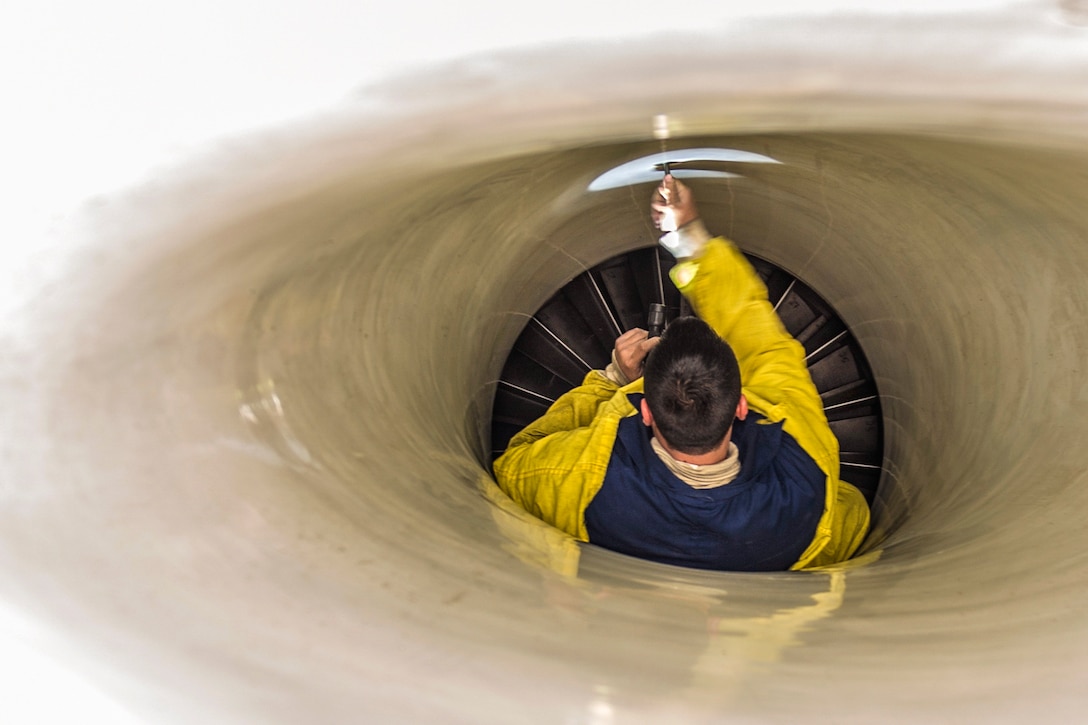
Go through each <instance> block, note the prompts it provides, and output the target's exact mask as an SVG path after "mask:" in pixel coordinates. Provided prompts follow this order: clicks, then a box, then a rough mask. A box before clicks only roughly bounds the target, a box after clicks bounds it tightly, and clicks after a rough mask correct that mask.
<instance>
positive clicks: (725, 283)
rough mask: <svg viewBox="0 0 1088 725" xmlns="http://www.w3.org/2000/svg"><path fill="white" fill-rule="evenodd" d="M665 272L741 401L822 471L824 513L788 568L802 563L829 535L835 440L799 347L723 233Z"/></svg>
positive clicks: (836, 476) (835, 472)
mask: <svg viewBox="0 0 1088 725" xmlns="http://www.w3.org/2000/svg"><path fill="white" fill-rule="evenodd" d="M671 275H672V278H673V282H674V283H675V284H676V286H677V287H678V288H679V289H680V291H681V293H683V295H684V296H685V297H686V298H687V299H688V301H689V302H690V303H691V306H692V309H693V310H694V311H695V313H696V314H697V315H698V316H699V317H701V318H702V319H703V320H705V321H706V322H707V324H709V325H710V326H711V327H712V328H714V330H715V331H716V332H717V333H718V334H719V335H721V337H722V338H723V339H724V340H725V341H726V342H728V343H729V345H730V347H732V348H733V351H734V352H735V353H736V355H737V362H738V363H739V364H740V376H741V385H742V388H743V392H744V395H745V397H746V398H747V399H748V404H749V406H750V407H751V408H752V409H753V410H755V411H756V412H758V413H760V414H762V415H764V416H766V417H767V419H768V420H770V421H771V422H774V423H777V422H780V421H781V422H783V429H784V430H785V431H786V432H787V433H789V434H790V435H791V436H793V438H794V439H795V440H796V441H797V442H798V443H799V444H800V445H801V447H802V448H803V449H804V450H805V451H806V452H807V453H808V454H809V455H810V456H812V458H813V460H814V461H815V462H816V465H818V466H819V467H820V469H821V470H822V471H823V472H824V473H826V474H827V499H826V502H825V507H824V515H823V517H822V518H821V519H820V523H819V524H818V525H817V529H816V536H815V538H814V539H813V542H812V545H811V546H810V547H809V548H808V550H806V552H805V553H804V554H803V555H802V557H801V559H800V560H799V561H798V563H797V565H795V568H797V567H800V566H803V565H804V564H805V563H807V562H808V561H810V560H811V559H812V558H813V557H815V556H816V554H818V553H819V552H820V550H821V549H823V548H824V546H825V545H826V544H827V542H828V541H829V540H830V538H831V513H832V509H833V508H834V506H835V502H836V499H837V496H838V485H839V442H838V440H837V439H836V438H835V435H834V433H832V432H831V428H830V426H829V425H828V423H827V416H826V415H825V414H824V408H823V401H821V400H820V394H819V392H817V390H816V386H815V385H814V384H813V382H812V377H811V376H810V375H809V373H808V367H807V366H806V364H805V351H804V348H803V347H802V346H801V343H799V342H797V340H795V339H794V338H793V336H792V335H790V334H789V332H788V331H787V330H786V328H785V327H784V326H783V325H782V321H781V320H780V319H779V317H778V314H777V313H776V312H775V311H774V308H773V307H772V306H771V303H770V302H769V301H768V299H767V287H766V285H764V284H763V280H761V279H760V278H759V275H758V274H757V273H756V271H755V269H753V268H752V265H751V264H750V263H749V262H748V260H747V259H745V257H744V255H743V254H742V253H741V252H740V250H738V249H737V248H736V247H735V246H734V245H733V244H732V243H730V242H727V241H726V240H725V239H722V238H721V237H719V238H716V239H712V240H711V241H709V242H708V243H707V244H706V246H705V247H704V248H703V250H702V252H701V253H700V254H699V255H698V256H697V257H695V258H693V259H691V260H689V261H685V262H681V263H680V264H678V265H676V266H675V267H673V270H672V272H671Z"/></svg>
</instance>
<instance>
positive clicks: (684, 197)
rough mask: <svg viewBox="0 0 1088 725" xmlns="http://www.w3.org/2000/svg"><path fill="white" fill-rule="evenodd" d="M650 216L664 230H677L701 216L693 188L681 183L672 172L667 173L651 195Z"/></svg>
mask: <svg viewBox="0 0 1088 725" xmlns="http://www.w3.org/2000/svg"><path fill="white" fill-rule="evenodd" d="M650 218H651V219H652V220H653V222H654V226H656V227H657V228H658V229H660V230H661V231H663V232H675V231H676V230H677V229H679V228H680V227H682V226H684V225H685V224H688V223H689V222H692V221H694V220H696V219H698V218H699V210H698V209H697V208H696V207H695V197H694V196H693V195H692V193H691V189H689V188H688V187H686V186H684V185H683V184H681V183H680V182H679V181H678V180H676V179H675V178H674V177H673V175H672V174H666V175H665V178H664V179H663V180H662V181H661V184H660V185H659V186H658V187H657V188H656V189H654V193H653V196H651V197H650Z"/></svg>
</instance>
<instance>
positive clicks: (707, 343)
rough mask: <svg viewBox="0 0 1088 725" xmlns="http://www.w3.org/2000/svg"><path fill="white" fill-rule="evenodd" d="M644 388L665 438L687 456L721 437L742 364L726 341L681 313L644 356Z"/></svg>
mask: <svg viewBox="0 0 1088 725" xmlns="http://www.w3.org/2000/svg"><path fill="white" fill-rule="evenodd" d="M642 374H643V378H644V379H643V389H644V391H645V395H646V403H647V404H648V405H649V406H650V413H652V414H653V416H654V423H656V424H657V428H658V430H659V431H660V433H661V435H662V436H663V437H664V438H665V442H666V443H668V444H669V446H671V447H672V448H675V449H676V450H678V451H680V452H681V453H687V454H690V455H699V454H702V453H708V452H710V451H712V450H714V448H715V447H716V446H717V445H718V444H720V443H721V442H722V439H723V438H724V437H725V434H726V433H727V432H728V431H729V426H731V425H733V419H734V418H735V417H736V413H737V403H739V402H740V367H739V366H738V365H737V356H736V355H734V354H733V350H732V348H730V347H729V345H728V344H727V343H726V342H725V340H723V339H721V338H720V337H718V334H717V333H716V332H714V330H713V329H711V327H710V325H708V324H706V323H705V322H703V321H702V320H700V319H699V318H697V317H680V318H678V319H677V320H675V321H674V322H673V323H672V324H671V325H669V326H668V327H667V328H666V329H665V332H664V333H663V334H662V335H661V342H659V343H658V344H657V345H655V346H654V348H653V349H652V350H651V351H650V354H649V355H648V356H647V357H646V363H645V366H644V367H643V369H642Z"/></svg>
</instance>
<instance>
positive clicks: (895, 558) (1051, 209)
mask: <svg viewBox="0 0 1088 725" xmlns="http://www.w3.org/2000/svg"><path fill="white" fill-rule="evenodd" d="M1082 21H1083V13H1082V12H1081V9H1080V7H1079V5H1077V4H1075V3H1064V4H1051V3H1031V4H1024V5H1013V6H1009V7H1008V8H1006V9H1004V10H1003V11H1001V12H993V11H989V12H986V13H975V14H973V13H972V12H970V11H966V12H963V13H960V14H956V13H951V14H941V15H939V16H930V15H925V14H922V15H912V16H907V15H899V14H896V13H894V12H889V13H887V14H864V15H862V14H857V13H855V14H844V13H839V14H831V15H828V16H818V17H808V18H805V19H803V20H802V19H796V20H791V19H790V18H788V17H780V16H776V17H773V18H770V17H769V18H763V19H760V18H758V17H755V18H753V17H746V18H744V19H743V21H737V22H736V23H731V24H726V25H722V26H719V27H715V28H713V30H712V31H709V30H708V31H707V32H705V33H703V34H695V35H694V36H693V35H692V34H691V32H687V31H686V32H683V33H680V32H676V33H671V32H669V31H667V30H661V31H660V32H657V33H654V34H652V35H638V36H634V37H630V38H626V37H623V38H619V39H618V40H616V41H615V42H611V43H600V42H588V41H587V42H571V43H564V44H556V45H541V46H536V47H529V48H526V49H523V50H517V51H506V52H496V53H492V54H485V55H480V56H475V57H472V58H468V59H466V60H463V61H460V62H451V63H446V64H443V65H440V66H436V67H434V68H431V69H429V70H427V71H426V72H420V73H410V74H407V75H402V76H399V77H397V78H395V79H394V80H390V81H388V82H386V83H383V84H378V85H375V86H371V87H369V88H368V89H367V90H366V91H365V92H363V93H362V94H361V95H360V96H359V98H358V100H356V101H355V102H353V103H349V104H345V105H344V106H341V107H339V108H337V109H335V110H332V111H329V112H327V113H325V114H323V115H322V116H320V117H319V118H314V119H312V120H310V121H308V122H298V123H295V124H292V125H289V126H287V127H283V128H279V129H276V130H272V131H262V132H260V133H255V134H254V135H253V136H252V137H249V138H244V139H238V140H235V141H234V142H232V143H229V144H224V145H223V146H222V147H220V148H216V149H215V150H214V151H212V152H209V153H207V154H206V155H205V156H203V157H201V158H200V159H199V160H196V161H194V162H192V163H191V164H189V165H187V166H185V167H184V168H180V169H176V170H173V171H171V172H169V173H164V175H163V176H162V177H161V178H159V179H156V180H153V181H152V182H150V183H148V184H145V185H142V186H140V187H137V188H134V189H133V190H132V191H130V192H128V193H126V194H124V195H120V196H117V197H114V198H113V199H112V200H111V201H110V203H109V204H108V205H107V208H106V209H104V210H101V211H92V212H91V213H89V214H88V219H89V221H88V222H87V227H88V229H87V230H86V233H85V234H83V235H82V236H81V237H80V242H79V243H78V244H76V243H73V244H72V246H71V248H70V249H67V248H66V250H65V251H66V252H67V256H66V257H65V260H64V262H65V264H64V265H63V269H62V271H61V273H60V274H59V275H58V276H57V280H56V282H55V283H54V284H53V285H52V286H51V287H47V288H44V289H42V290H39V291H37V294H36V296H34V297H33V298H32V300H33V304H28V305H26V306H24V307H21V308H19V311H20V315H19V316H18V317H17V318H16V317H15V316H13V317H12V318H11V322H10V323H7V325H8V332H9V339H10V340H11V345H10V346H9V348H8V353H7V354H6V359H5V363H4V369H3V370H4V376H3V378H2V381H3V382H2V384H3V386H4V396H5V399H6V400H8V401H10V404H9V405H8V406H7V407H8V411H7V413H6V415H5V418H4V421H5V422H4V425H5V431H6V433H5V436H4V438H5V441H6V443H5V447H4V458H3V461H4V464H3V465H4V472H5V475H4V481H5V484H4V490H5V500H6V502H5V506H4V507H3V513H2V514H0V515H2V516H3V525H2V527H0V530H2V532H3V533H2V543H3V546H2V547H0V565H2V566H3V570H4V572H5V578H4V579H5V582H4V585H3V589H2V592H3V597H4V600H5V601H6V602H7V603H8V606H10V607H12V608H14V609H17V610H18V611H21V612H26V613H28V614H27V616H32V617H33V618H34V621H35V622H39V623H40V627H41V631H42V632H43V633H44V634H43V635H42V637H41V639H42V648H43V650H44V651H47V652H49V653H51V654H52V655H53V656H54V657H55V658H57V659H58V660H60V661H62V662H64V663H65V665H66V666H67V667H69V668H71V669H72V670H73V671H76V672H79V673H81V675H82V676H83V677H85V678H86V679H87V680H88V681H89V682H92V683H93V684H94V685H95V686H96V687H98V688H100V689H101V690H102V691H103V692H105V693H107V694H108V695H109V696H110V697H111V698H113V699H114V700H115V701H116V702H117V703H120V704H121V706H122V707H124V708H125V709H126V710H127V711H129V712H131V713H133V714H134V715H135V716H136V717H137V718H138V719H140V720H144V721H152V722H175V721H176V722H191V721H193V720H195V719H201V720H211V721H224V722H228V721H229V722H239V721H243V722H301V721H306V722H314V721H319V722H344V721H360V720H362V721H377V722H383V721H391V720H396V721H421V722H422V721H428V722H433V721H436V720H437V721H447V722H511V721H523V722H555V721H562V722H590V723H609V722H632V721H655V722H660V721H663V720H664V721H689V722H711V721H715V722H717V721H739V722H748V721H753V722H754V721H783V722H786V721H796V720H797V719H798V718H801V717H804V718H806V719H809V720H815V721H826V722H871V721H873V720H881V721H918V720H919V719H922V718H926V719H929V720H936V721H947V722H953V721H961V720H963V719H964V718H966V717H985V718H987V719H988V720H991V721H1005V720H1007V721H1012V720H1022V719H1023V718H1024V717H1028V716H1040V715H1042V716H1045V717H1047V718H1048V719H1049V720H1053V721H1069V720H1072V719H1074V716H1075V714H1076V713H1078V712H1080V711H1081V710H1082V709H1083V706H1084V695H1083V694H1082V680H1083V677H1082V674H1081V673H1082V671H1083V668H1084V667H1085V665H1086V664H1088V663H1086V661H1085V655H1084V652H1085V651H1088V649H1086V648H1085V644H1086V642H1085V639H1086V629H1085V622H1084V616H1083V614H1082V613H1081V609H1082V608H1081V607H1080V606H1079V602H1080V601H1081V600H1082V599H1083V595H1084V594H1085V584H1084V582H1085V581H1086V577H1085V573H1086V571H1085V570H1086V556H1085V551H1086V550H1088V549H1086V547H1085V544H1086V543H1088V534H1086V530H1085V528H1084V526H1083V524H1082V522H1081V519H1082V515H1081V511H1082V510H1083V508H1084V506H1085V504H1086V503H1088V502H1086V501H1085V498H1086V494H1085V492H1084V487H1083V485H1082V482H1083V478H1084V471H1085V470H1086V468H1088V466H1086V464H1088V459H1086V456H1085V453H1084V449H1083V446H1082V445H1081V444H1080V441H1081V439H1082V438H1083V436H1084V434H1085V433H1086V431H1088V419H1086V416H1085V413H1084V405H1083V403H1084V402H1085V399H1086V398H1088V390H1086V388H1085V385H1084V384H1083V382H1082V381H1083V380H1084V375H1083V362H1082V361H1083V357H1084V352H1085V346H1086V344H1088V331H1086V330H1085V328H1084V325H1083V324H1082V320H1083V319H1084V317H1085V314H1084V313H1085V311H1086V308H1088V296H1086V295H1085V293H1084V291H1083V284H1082V280H1084V279H1085V277H1086V272H1088V247H1085V245H1084V243H1083V242H1084V239H1085V232H1086V231H1088V212H1086V211H1085V210H1086V209H1088V204H1086V203H1085V202H1086V201H1088V199H1086V196H1088V184H1086V182H1088V172H1086V171H1085V168H1086V167H1085V155H1086V151H1085V148H1086V146H1085V137H1086V135H1088V133H1086V132H1085V128H1088V127H1086V126H1085V120H1086V110H1088V66H1086V65H1085V60H1086V59H1088V58H1086V56H1088V49H1086V43H1088V36H1086V32H1088V31H1086V30H1085V29H1084V27H1083V24H1082ZM662 113H664V114H667V115H668V117H669V120H670V130H671V137H670V139H669V140H668V142H667V143H668V146H669V147H670V148H680V147H685V146H690V147H695V146H719V147H723V148H734V149H742V150H749V151H755V152H758V153H761V154H765V155H767V156H770V157H772V158H774V159H776V160H778V161H779V162H781V163H780V164H776V165H766V166H760V167H759V168H755V167H752V166H748V167H741V166H740V165H738V167H737V168H735V169H731V170H732V171H735V172H736V173H737V174H738V177H737V178H734V179H730V180H728V181H717V180H713V181H712V180H706V181H695V182H692V185H693V187H694V188H695V191H696V194H697V195H698V196H699V199H700V204H701V208H702V209H703V211H704V215H705V216H706V217H707V220H708V224H709V226H710V227H711V228H712V229H713V230H715V231H718V232H721V233H724V234H727V235H729V236H731V237H732V238H733V239H735V240H736V241H737V242H738V243H739V244H740V245H741V246H742V248H744V249H745V250H746V251H750V252H753V253H755V254H758V255H759V256H762V257H764V258H767V259H769V260H771V261H773V262H775V263H776V264H778V265H780V266H782V267H783V268H785V269H787V270H788V271H790V272H792V273H793V274H796V275H797V276H798V277H800V278H801V279H803V280H804V282H805V283H806V284H808V285H810V286H811V287H812V288H813V289H815V290H816V291H817V292H819V294H821V295H822V296H824V297H825V298H826V299H827V300H828V301H829V302H830V303H831V304H832V305H833V306H834V307H835V308H836V310H837V311H838V312H839V313H840V314H841V315H842V317H843V319H844V320H845V321H846V322H847V324H849V325H850V327H851V330H852V331H853V332H854V334H855V335H856V336H857V337H858V339H859V341H860V343H861V344H862V346H863V347H864V349H865V352H866V355H867V356H868V358H869V361H870V363H871V364H872V367H873V370H874V372H875V374H876V377H877V383H878V385H879V386H880V391H881V396H882V404H883V408H884V413H885V435H886V456H885V461H884V469H885V475H884V482H883V484H882V488H881V491H880V493H879V496H878V501H877V506H876V511H875V514H876V525H875V529H874V533H873V535H872V537H871V538H870V540H869V542H868V543H867V544H866V546H865V549H864V554H863V556H862V557H860V558H859V559H858V560H857V561H855V562H851V563H850V564H848V565H845V566H842V567H837V568H835V569H832V570H828V571H823V572H814V573H807V574H789V573H783V574H773V575H751V574H730V573H707V572H693V571H688V570H683V569H676V568H671V567H664V566H659V565H654V564H650V563H647V562H641V561H634V560H631V559H628V558H625V557H622V556H619V555H615V554H612V553H610V552H606V551H602V550H599V549H596V548H594V547H579V546H577V545H576V544H574V543H573V542H572V541H571V540H569V539H567V538H566V537H564V536H562V535H560V534H558V533H557V532H555V531H553V530H551V529H550V528H549V527H547V526H544V525H542V524H540V523H539V522H536V521H535V520H533V519H531V518H530V517H528V516H526V515H524V514H523V513H521V512H520V511H519V510H518V509H517V508H516V507H513V506H512V505H511V504H510V503H509V502H508V501H507V500H506V499H505V498H504V497H503V496H502V495H501V494H500V493H499V492H498V491H497V490H496V489H495V487H494V486H493V484H492V483H491V482H490V480H489V477H488V474H487V470H486V467H485V461H486V448H487V443H486V441H487V431H488V423H489V421H488V414H489V411H490V404H491V400H492V397H493V395H494V386H495V379H496V377H497V376H498V373H499V371H500V369H501V367H502V364H503V361H504V359H505V354H506V351H507V350H508V349H509V347H510V345H511V344H512V343H513V341H514V339H515V338H516V336H517V334H518V333H519V332H520V330H521V328H522V326H523V325H524V324H525V322H526V320H527V317H528V316H529V315H531V314H532V312H533V311H534V310H535V309H537V307H539V305H540V304H541V303H542V302H543V301H544V300H546V299H547V298H548V297H549V296H550V295H551V294H552V293H553V292H554V291H555V290H556V289H558V288H559V287H560V286H562V284H564V283H565V282H566V281H567V280H569V279H570V278H572V277H573V276H575V275H577V274H578V273H580V272H582V271H584V270H585V269H586V268H587V267H589V266H592V265H594V264H596V263H597V262H600V261H601V260H603V259H606V258H608V257H610V256H612V255H614V254H616V253H619V252H622V251H625V250H629V249H634V248H637V247H641V246H647V245H649V244H652V243H653V241H654V236H653V234H652V232H651V230H650V228H649V226H648V224H647V220H646V198H647V196H648V193H649V191H650V189H649V187H648V186H638V187H631V188H620V189H613V190H608V191H603V192H594V193H587V191H586V187H587V186H588V184H589V182H590V181H591V180H592V179H593V178H595V177H596V176H598V175H599V174H600V173H602V172H603V171H606V170H608V169H609V168H613V167H615V166H618V165H620V164H622V163H624V162H626V161H629V160H631V159H633V158H637V157H639V156H643V155H646V154H648V153H654V152H656V151H658V150H659V149H660V142H659V141H658V140H655V139H654V138H653V137H652V134H651V128H652V127H651V119H652V118H653V117H654V116H655V115H657V114H662Z"/></svg>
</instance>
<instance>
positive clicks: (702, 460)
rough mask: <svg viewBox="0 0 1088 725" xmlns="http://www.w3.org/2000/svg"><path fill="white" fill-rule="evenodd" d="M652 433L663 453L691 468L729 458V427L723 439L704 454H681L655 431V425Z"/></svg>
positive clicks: (730, 433)
mask: <svg viewBox="0 0 1088 725" xmlns="http://www.w3.org/2000/svg"><path fill="white" fill-rule="evenodd" d="M652 430H653V432H654V438H656V439H657V442H658V443H659V444H660V445H661V447H662V448H664V449H665V452H666V453H668V454H669V455H670V456H672V457H673V458H675V459H676V460H678V461H681V462H682V463H690V464H691V465H693V466H711V465H713V464H715V463H721V462H722V461H724V460H725V459H726V458H728V457H729V440H730V438H732V437H733V428H732V427H730V428H729V430H728V431H726V434H725V438H723V439H722V442H721V443H719V444H718V445H717V446H716V447H715V448H714V450H712V451H708V452H706V453H697V454H693V453H682V452H681V451H678V450H676V449H675V448H673V447H672V446H670V445H669V443H668V441H666V440H665V437H664V436H663V435H661V432H660V431H658V430H657V425H654V426H653V428H652Z"/></svg>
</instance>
